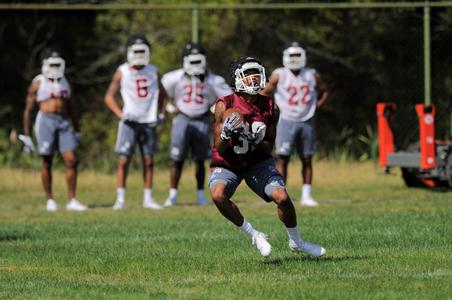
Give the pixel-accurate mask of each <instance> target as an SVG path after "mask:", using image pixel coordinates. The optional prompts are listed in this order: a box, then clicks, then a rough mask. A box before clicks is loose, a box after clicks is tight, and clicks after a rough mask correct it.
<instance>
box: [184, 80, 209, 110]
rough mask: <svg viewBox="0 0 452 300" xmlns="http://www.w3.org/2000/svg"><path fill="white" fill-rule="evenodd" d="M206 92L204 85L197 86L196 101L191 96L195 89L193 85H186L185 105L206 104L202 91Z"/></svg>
mask: <svg viewBox="0 0 452 300" xmlns="http://www.w3.org/2000/svg"><path fill="white" fill-rule="evenodd" d="M203 90H204V85H198V84H197V85H196V93H195V97H194V99H193V98H192V96H191V94H192V92H193V87H192V85H191V84H186V85H184V91H185V95H184V99H183V101H184V103H190V102H192V101H193V102H195V103H196V104H200V105H202V104H203V103H204V98H203V96H202V91H203Z"/></svg>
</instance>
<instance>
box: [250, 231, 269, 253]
mask: <svg viewBox="0 0 452 300" xmlns="http://www.w3.org/2000/svg"><path fill="white" fill-rule="evenodd" d="M251 240H252V242H253V245H255V246H256V248H257V250H259V252H260V253H261V255H262V256H269V255H270V253H271V252H272V246H271V245H270V243H269V242H268V241H267V236H266V235H265V234H263V233H262V232H258V233H257V234H255V235H254V236H253V237H252V239H251Z"/></svg>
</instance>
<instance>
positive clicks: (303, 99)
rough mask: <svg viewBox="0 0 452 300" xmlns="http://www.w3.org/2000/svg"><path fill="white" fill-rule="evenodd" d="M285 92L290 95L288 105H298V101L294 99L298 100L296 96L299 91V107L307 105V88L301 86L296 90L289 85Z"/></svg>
mask: <svg viewBox="0 0 452 300" xmlns="http://www.w3.org/2000/svg"><path fill="white" fill-rule="evenodd" d="M287 90H288V91H289V93H290V98H289V105H297V104H298V100H297V99H296V98H298V97H297V95H298V91H299V90H300V91H301V93H302V96H301V105H306V104H307V103H308V96H309V86H307V85H302V86H300V87H299V88H298V89H297V87H295V86H293V85H291V86H289V87H288V88H287Z"/></svg>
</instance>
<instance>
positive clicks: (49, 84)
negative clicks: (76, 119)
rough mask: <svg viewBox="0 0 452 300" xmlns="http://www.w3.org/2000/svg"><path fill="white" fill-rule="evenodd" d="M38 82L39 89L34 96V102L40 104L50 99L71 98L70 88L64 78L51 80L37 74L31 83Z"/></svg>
mask: <svg viewBox="0 0 452 300" xmlns="http://www.w3.org/2000/svg"><path fill="white" fill-rule="evenodd" d="M36 81H39V89H38V92H37V94H36V101H37V102H42V101H46V100H48V99H51V98H62V99H65V98H66V99H67V98H69V97H70V96H71V86H70V85H69V82H68V81H67V79H66V77H62V78H60V79H58V80H52V79H48V78H46V77H45V76H44V75H42V74H39V75H37V76H36V77H35V78H33V82H36Z"/></svg>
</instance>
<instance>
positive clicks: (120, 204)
mask: <svg viewBox="0 0 452 300" xmlns="http://www.w3.org/2000/svg"><path fill="white" fill-rule="evenodd" d="M124 207H126V202H125V201H120V200H116V202H115V204H114V205H113V210H121V209H123V208H124Z"/></svg>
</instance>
